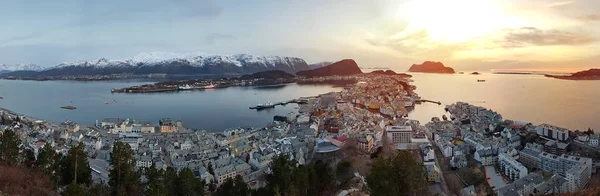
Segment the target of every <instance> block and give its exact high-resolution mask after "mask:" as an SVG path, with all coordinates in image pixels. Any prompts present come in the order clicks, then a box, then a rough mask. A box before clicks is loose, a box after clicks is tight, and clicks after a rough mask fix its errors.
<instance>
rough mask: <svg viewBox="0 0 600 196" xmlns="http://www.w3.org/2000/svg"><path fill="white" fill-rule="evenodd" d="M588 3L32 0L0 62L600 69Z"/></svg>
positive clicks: (13, 11)
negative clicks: (351, 62) (348, 62)
mask: <svg viewBox="0 0 600 196" xmlns="http://www.w3.org/2000/svg"><path fill="white" fill-rule="evenodd" d="M598 8H600V1H595V0H571V1H560V0H558V1H551V0H528V1H522V0H454V1H448V0H405V1H392V0H385V1H375V2H368V1H359V0H352V1H345V2H344V3H340V2H339V1H316V0H311V1H285V2H279V1H276V2H273V1H251V2H249V1H248V2H247V1H242V2H239V1H191V0H175V1H171V2H168V3H165V2H163V1H154V0H148V1H127V2H122V1H113V0H109V1H102V3H100V2H95V3H90V2H88V1H79V2H77V1H69V2H68V3H56V2H47V1H39V2H37V3H36V4H32V3H25V2H21V1H13V2H7V3H5V5H4V6H2V7H1V8H0V13H3V15H4V16H3V17H1V18H0V21H1V22H2V24H4V29H10V30H5V31H2V32H0V61H2V62H3V63H9V64H10V63H37V64H42V65H53V64H56V63H59V62H62V61H71V60H81V59H94V58H100V57H108V58H113V59H119V58H126V57H129V56H133V55H135V54H137V53H140V52H151V51H168V52H195V51H202V52H207V53H215V54H234V53H251V54H257V55H285V56H298V57H301V58H304V59H306V60H307V61H308V62H309V63H313V62H318V61H335V60H340V59H342V58H353V59H355V60H357V62H358V63H359V64H360V65H361V66H362V67H373V66H377V67H390V68H395V69H399V70H403V69H406V68H408V66H410V64H412V63H420V62H422V61H424V60H434V61H442V62H444V63H445V64H447V65H449V66H452V67H455V68H456V69H459V70H461V69H463V70H490V69H524V68H531V69H560V70H579V69H586V68H589V67H600V65H599V64H598V63H597V62H600V52H599V51H600V42H599V41H600V40H599V39H600V37H599V35H600V9H598Z"/></svg>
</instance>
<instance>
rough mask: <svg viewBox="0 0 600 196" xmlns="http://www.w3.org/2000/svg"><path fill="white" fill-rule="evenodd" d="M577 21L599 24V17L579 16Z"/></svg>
mask: <svg viewBox="0 0 600 196" xmlns="http://www.w3.org/2000/svg"><path fill="white" fill-rule="evenodd" d="M577 19H579V20H582V21H585V22H600V15H598V14H590V15H585V16H579V17H577Z"/></svg>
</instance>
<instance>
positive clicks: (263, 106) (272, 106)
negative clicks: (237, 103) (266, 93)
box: [250, 102, 275, 110]
mask: <svg viewBox="0 0 600 196" xmlns="http://www.w3.org/2000/svg"><path fill="white" fill-rule="evenodd" d="M267 108H275V104H273V103H271V102H267V103H264V104H258V105H256V106H254V107H250V109H257V110H262V109H267Z"/></svg>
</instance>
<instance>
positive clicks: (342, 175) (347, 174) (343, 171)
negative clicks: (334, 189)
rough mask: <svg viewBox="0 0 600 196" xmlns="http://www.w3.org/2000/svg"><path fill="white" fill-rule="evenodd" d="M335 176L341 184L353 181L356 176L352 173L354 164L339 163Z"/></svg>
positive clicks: (347, 162)
mask: <svg viewBox="0 0 600 196" xmlns="http://www.w3.org/2000/svg"><path fill="white" fill-rule="evenodd" d="M335 175H336V179H337V181H339V182H341V183H346V182H348V181H349V180H351V179H352V176H353V175H354V174H353V173H352V163H350V162H349V161H341V162H339V163H338V164H337V166H336V170H335Z"/></svg>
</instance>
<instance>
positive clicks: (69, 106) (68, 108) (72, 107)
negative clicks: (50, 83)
mask: <svg viewBox="0 0 600 196" xmlns="http://www.w3.org/2000/svg"><path fill="white" fill-rule="evenodd" d="M60 108H62V109H66V110H74V109H77V108H76V107H75V106H71V105H68V106H62V107H60Z"/></svg>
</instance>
